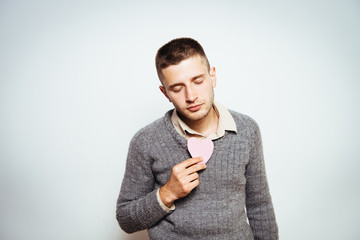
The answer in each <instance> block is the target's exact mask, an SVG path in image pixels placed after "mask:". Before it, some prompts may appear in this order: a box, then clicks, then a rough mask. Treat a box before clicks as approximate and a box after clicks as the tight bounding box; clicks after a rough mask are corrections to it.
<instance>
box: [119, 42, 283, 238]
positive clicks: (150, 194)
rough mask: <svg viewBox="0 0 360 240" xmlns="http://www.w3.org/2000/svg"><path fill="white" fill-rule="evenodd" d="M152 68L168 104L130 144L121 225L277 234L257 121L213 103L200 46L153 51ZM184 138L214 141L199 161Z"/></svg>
mask: <svg viewBox="0 0 360 240" xmlns="http://www.w3.org/2000/svg"><path fill="white" fill-rule="evenodd" d="M156 69H157V73H158V76H159V79H160V81H161V86H160V90H161V92H162V93H163V94H164V95H165V97H166V98H167V99H168V100H169V101H170V102H172V104H173V105H174V107H175V109H173V110H170V111H168V112H167V113H166V114H165V116H164V117H162V118H161V119H158V120H157V121H155V122H153V123H152V124H150V125H148V126H146V127H144V128H143V129H141V130H140V131H138V132H137V133H136V134H135V136H134V137H133V139H132V141H131V143H130V147H129V152H128V157H127V164H126V171H125V175H124V179H123V182H122V187H121V191H120V195H119V198H118V203H117V211H116V217H117V220H118V222H119V224H120V227H121V228H122V229H123V230H124V231H126V232H128V233H132V232H135V231H139V230H143V229H148V233H149V236H150V239H166V240H169V239H182V240H185V239H237V240H239V239H278V229H277V224H276V221H275V215H274V210H273V205H272V202H271V197H270V193H269V188H268V184H267V179H266V174H265V167H264V160H263V152H262V143H261V136H260V132H259V129H258V126H257V124H256V123H255V122H254V121H253V120H252V119H251V118H249V117H247V116H246V115H243V114H239V113H236V112H233V111H229V110H227V109H226V108H225V107H223V106H222V105H220V104H219V103H216V102H214V90H213V89H214V88H215V86H216V72H215V68H214V67H212V68H210V65H209V61H208V59H207V57H206V55H205V52H204V50H203V48H202V47H201V45H200V44H199V43H198V42H197V41H195V40H193V39H190V38H179V39H174V40H172V41H170V42H169V43H167V44H165V45H164V46H162V47H161V48H160V49H159V50H158V52H157V55H156ZM191 137H195V138H197V139H200V140H201V139H210V140H211V141H212V142H213V144H214V149H213V153H212V155H211V157H210V159H209V160H208V162H207V163H206V164H204V163H203V162H202V161H203V160H204V159H203V158H202V157H195V158H192V157H191V155H190V153H189V150H188V148H187V139H189V138H191ZM207 141H209V140H207Z"/></svg>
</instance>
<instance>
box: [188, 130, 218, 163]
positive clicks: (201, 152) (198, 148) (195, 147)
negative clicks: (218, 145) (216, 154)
mask: <svg viewBox="0 0 360 240" xmlns="http://www.w3.org/2000/svg"><path fill="white" fill-rule="evenodd" d="M187 147H188V149H189V152H190V154H191V156H192V157H193V158H194V157H203V158H204V160H203V161H202V162H201V163H205V164H206V163H207V161H209V158H210V157H211V154H212V153H213V151H214V143H213V141H211V140H210V139H204V140H200V139H198V138H195V137H191V138H189V139H188V140H187Z"/></svg>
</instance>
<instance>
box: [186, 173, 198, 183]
mask: <svg viewBox="0 0 360 240" xmlns="http://www.w3.org/2000/svg"><path fill="white" fill-rule="evenodd" d="M196 179H199V174H198V173H197V172H194V173H192V174H190V175H188V176H187V177H186V181H187V182H192V181H194V180H196Z"/></svg>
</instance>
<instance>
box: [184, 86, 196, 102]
mask: <svg viewBox="0 0 360 240" xmlns="http://www.w3.org/2000/svg"><path fill="white" fill-rule="evenodd" d="M196 99H197V95H196V93H195V91H194V90H193V89H192V88H191V87H187V88H186V91H185V100H186V102H194V101H195V100H196Z"/></svg>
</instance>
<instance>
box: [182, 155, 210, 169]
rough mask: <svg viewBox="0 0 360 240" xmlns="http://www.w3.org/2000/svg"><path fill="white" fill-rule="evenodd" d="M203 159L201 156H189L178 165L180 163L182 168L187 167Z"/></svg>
mask: <svg viewBox="0 0 360 240" xmlns="http://www.w3.org/2000/svg"><path fill="white" fill-rule="evenodd" d="M203 160H204V159H203V157H195V158H189V159H187V160H185V161H183V162H182V163H180V164H179V165H181V166H182V167H184V168H188V167H191V166H192V165H195V164H197V163H200V162H202V161H203Z"/></svg>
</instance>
